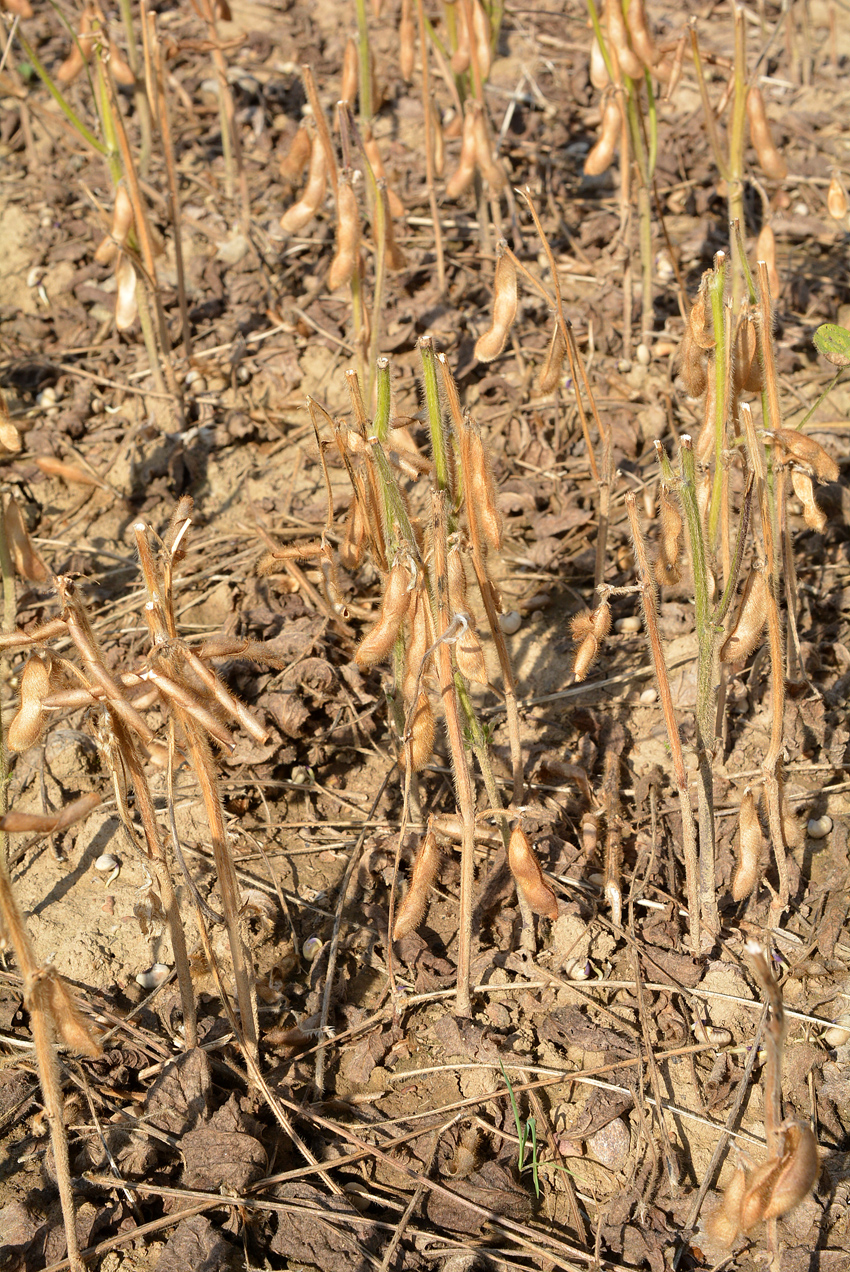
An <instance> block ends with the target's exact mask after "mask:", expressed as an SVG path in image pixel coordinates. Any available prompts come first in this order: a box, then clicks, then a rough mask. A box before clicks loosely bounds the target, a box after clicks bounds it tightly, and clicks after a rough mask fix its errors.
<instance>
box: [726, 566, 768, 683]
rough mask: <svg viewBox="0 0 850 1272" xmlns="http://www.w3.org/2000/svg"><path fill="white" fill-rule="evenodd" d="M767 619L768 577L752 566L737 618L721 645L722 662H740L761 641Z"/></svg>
mask: <svg viewBox="0 0 850 1272" xmlns="http://www.w3.org/2000/svg"><path fill="white" fill-rule="evenodd" d="M766 619H767V579H766V578H765V574H764V571H763V570H757V569H753V570H752V571H751V572H750V576H749V578H748V579H747V584H746V587H745V588H744V595H743V597H742V598H741V605H740V607H739V609H738V618H737V621H736V623H735V626H734V627H733V628H732V631H731V632H730V633H729V635H728V636H727V637H726V639H725V640H724V642H723V644H722V645H721V646H720V661H721V662H740V661H742V660H743V659H745V658H749V656H750V654H751V653H752V652H753V651H754V650H755V649H757V648H758V646H759V645H760V644H761V640H762V633H763V632H764V624H765V620H766Z"/></svg>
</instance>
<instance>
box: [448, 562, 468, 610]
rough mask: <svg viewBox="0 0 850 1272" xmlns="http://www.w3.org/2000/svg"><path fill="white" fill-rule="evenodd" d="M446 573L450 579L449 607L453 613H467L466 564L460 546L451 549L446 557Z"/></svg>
mask: <svg viewBox="0 0 850 1272" xmlns="http://www.w3.org/2000/svg"><path fill="white" fill-rule="evenodd" d="M446 573H447V574H448V579H449V609H450V610H451V612H452V614H465V613H466V612H467V609H466V590H467V581H466V566H465V565H464V563H463V555H462V554H461V550H460V548H458V547H452V548H450V549H449V552H448V556H447V557H446Z"/></svg>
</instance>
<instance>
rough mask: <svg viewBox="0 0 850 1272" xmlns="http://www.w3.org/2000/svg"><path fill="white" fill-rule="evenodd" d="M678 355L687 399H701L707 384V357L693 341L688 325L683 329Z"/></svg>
mask: <svg viewBox="0 0 850 1272" xmlns="http://www.w3.org/2000/svg"><path fill="white" fill-rule="evenodd" d="M679 355H680V357H681V360H682V379H683V380H684V381H685V389H686V390H687V393H688V397H693V398H698V397H702V395H703V393H705V390H706V385H707V383H708V370H707V357H706V354H705V351H704V350H703V349H701V348H700V346H699V345H698V344H697V342H696V340H694V337H693V333H692V332H691V328H690V325H688V326H687V327H686V328H685V334H684V336H683V337H682V343H681V346H680V349H679Z"/></svg>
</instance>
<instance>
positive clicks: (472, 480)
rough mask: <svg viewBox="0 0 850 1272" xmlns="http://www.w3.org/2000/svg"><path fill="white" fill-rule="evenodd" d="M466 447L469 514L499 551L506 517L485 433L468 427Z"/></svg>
mask: <svg viewBox="0 0 850 1272" xmlns="http://www.w3.org/2000/svg"><path fill="white" fill-rule="evenodd" d="M462 445H466V446H467V447H468V450H467V456H468V459H467V470H468V472H469V493H468V503H467V509H468V515H471V516H475V517H477V518H478V524H479V525H480V526H481V529H482V531H483V533H484V536H485V538H486V539H487V541H488V542H489V543H490V545H491V546H492V547H494V548H495V549H496V551H497V552H498V550H499V549H500V548H501V546H502V514H501V513H500V512H499V507H498V503H497V501H496V488H495V486H494V484H493V474H492V472H491V470H490V461H489V458H488V456H487V453H486V451H485V449H484V443H483V442H482V440H481V434H480V433H479V432H478V429H477V428H476V427H475V426H474V425H472V424H470V425H469V426H468V427H467V430H466V432H465V434H464V438H463V442H462Z"/></svg>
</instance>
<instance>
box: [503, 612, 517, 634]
mask: <svg viewBox="0 0 850 1272" xmlns="http://www.w3.org/2000/svg"><path fill="white" fill-rule="evenodd" d="M499 626H500V627H501V629H502V631H503V632H504V633H505V635H506V636H515V635H516V633H517V632H518V631H519V629H520V627H521V626H522V616H521V614H520V613H519V611H518V610H511V611H510V612H509V613H508V614H500V615H499Z"/></svg>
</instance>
